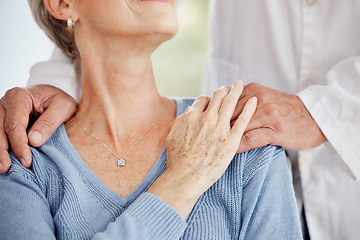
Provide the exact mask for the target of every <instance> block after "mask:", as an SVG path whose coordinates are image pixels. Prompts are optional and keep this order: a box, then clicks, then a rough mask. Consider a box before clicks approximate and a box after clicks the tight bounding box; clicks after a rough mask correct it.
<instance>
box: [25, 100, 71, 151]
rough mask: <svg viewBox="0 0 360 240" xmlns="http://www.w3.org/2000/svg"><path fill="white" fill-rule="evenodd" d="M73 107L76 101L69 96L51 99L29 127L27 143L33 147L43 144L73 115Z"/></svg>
mask: <svg viewBox="0 0 360 240" xmlns="http://www.w3.org/2000/svg"><path fill="white" fill-rule="evenodd" d="M75 109H76V102H75V101H73V100H72V99H70V98H61V99H55V100H53V101H51V103H50V104H49V105H48V107H47V108H46V110H45V111H44V113H43V114H42V115H41V116H40V117H39V118H38V119H37V120H36V122H35V123H34V124H33V126H32V127H31V129H30V131H29V143H30V144H31V145H32V146H34V147H39V146H41V145H42V144H44V143H45V142H46V141H47V140H48V139H49V138H50V136H51V135H52V134H53V133H54V132H55V131H56V129H57V128H58V127H59V126H60V125H61V124H62V123H64V122H66V121H68V120H69V119H70V118H71V117H72V116H73V115H74V112H75Z"/></svg>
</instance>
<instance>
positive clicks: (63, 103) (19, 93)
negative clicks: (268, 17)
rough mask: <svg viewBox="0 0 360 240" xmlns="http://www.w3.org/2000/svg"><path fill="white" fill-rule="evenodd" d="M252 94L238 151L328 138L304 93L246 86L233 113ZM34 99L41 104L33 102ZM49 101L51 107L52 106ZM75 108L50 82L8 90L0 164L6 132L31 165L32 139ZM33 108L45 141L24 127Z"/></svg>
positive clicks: (4, 160) (6, 161) (0, 119)
mask: <svg viewBox="0 0 360 240" xmlns="http://www.w3.org/2000/svg"><path fill="white" fill-rule="evenodd" d="M253 96H256V97H257V98H258V99H259V102H258V107H257V111H256V113H255V115H254V117H253V118H252V120H251V122H250V124H249V126H248V127H247V129H246V131H245V133H244V135H243V137H242V140H241V144H240V146H239V148H238V151H237V152H238V153H240V152H245V151H247V150H250V149H254V148H258V147H262V146H266V145H268V144H274V145H280V146H284V147H287V148H289V149H294V150H305V149H310V148H313V147H316V146H319V145H320V144H322V143H324V142H326V141H327V139H326V138H325V136H324V134H323V133H322V132H321V130H320V129H319V127H318V126H317V124H316V122H315V121H314V119H313V118H312V117H311V115H310V113H309V112H308V111H307V109H306V108H305V106H304V104H303V103H302V101H301V100H300V99H299V97H297V96H295V95H290V94H286V93H283V92H280V91H276V90H273V89H271V88H267V87H264V86H262V85H260V84H249V85H247V86H245V88H244V92H243V94H242V96H241V99H240V100H239V102H238V105H237V107H236V110H235V113H234V115H233V117H232V120H233V121H234V119H236V118H237V116H238V115H239V113H240V112H241V110H242V109H243V107H244V104H245V102H246V101H247V100H248V99H250V98H251V97H253ZM30 99H32V100H30ZM34 103H37V105H33V104H34ZM56 103H58V104H56ZM53 105H54V106H53ZM49 106H51V109H52V110H51V111H47V108H48V107H49ZM74 109H75V103H74V100H72V99H71V98H70V97H69V96H68V95H67V94H66V93H64V92H62V91H61V90H59V89H57V88H54V87H51V86H36V87H33V88H30V89H28V90H24V89H20V88H15V89H12V90H9V91H8V92H7V93H6V95H5V96H4V97H3V98H2V99H1V100H0V164H2V165H3V168H2V169H1V170H0V173H5V172H7V171H8V169H9V167H10V164H11V163H10V158H9V155H8V153H7V150H8V142H7V140H6V136H9V140H10V144H11V145H12V146H13V150H14V153H15V154H16V156H17V157H18V158H19V159H21V158H23V159H25V161H26V164H25V166H27V167H28V166H30V164H31V155H30V149H29V147H28V145H27V142H29V143H30V144H31V145H32V146H35V147H36V146H40V145H41V144H43V143H44V142H45V141H46V140H47V139H48V138H49V137H50V136H51V134H52V133H53V132H54V131H55V129H57V128H58V126H59V125H60V124H61V123H62V122H65V121H67V120H68V119H69V118H70V117H71V116H72V115H73V112H74ZM30 112H32V113H34V114H36V115H38V114H41V113H42V112H44V114H43V116H42V117H41V118H39V119H38V120H37V121H36V122H35V124H34V125H33V127H32V128H31V129H30V131H29V133H31V132H33V131H37V132H39V133H40V134H41V135H42V137H41V139H42V140H41V141H39V140H38V138H31V135H30V136H29V139H28V137H27V136H26V132H25V128H26V125H27V121H28V116H29V113H30ZM11 116H14V117H11ZM15 116H16V117H15Z"/></svg>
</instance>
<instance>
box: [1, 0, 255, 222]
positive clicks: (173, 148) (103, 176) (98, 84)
mask: <svg viewBox="0 0 360 240" xmlns="http://www.w3.org/2000/svg"><path fill="white" fill-rule="evenodd" d="M44 3H45V5H46V8H47V10H48V11H49V13H50V14H51V15H52V16H54V17H55V18H57V19H59V20H62V21H64V23H65V22H66V20H67V19H68V18H69V17H72V19H73V21H74V22H75V25H74V27H73V28H72V29H71V30H69V31H73V34H74V39H75V40H76V46H77V47H78V49H79V53H80V56H81V59H79V60H80V65H81V81H82V87H83V92H82V98H81V100H80V102H79V104H78V112H77V115H78V118H79V119H80V120H81V125H82V126H83V127H82V126H80V124H79V123H78V121H77V117H74V116H73V117H71V119H70V120H69V121H68V122H67V123H66V124H65V129H66V132H67V135H68V137H69V139H70V141H71V143H72V144H73V146H74V148H75V149H76V150H77V152H78V153H79V155H80V156H81V158H82V159H83V160H84V162H85V163H86V164H87V165H88V166H89V168H90V169H91V170H92V171H93V173H94V174H95V175H96V176H97V177H98V178H99V179H100V180H101V181H102V182H103V183H104V184H105V185H106V186H107V187H109V188H110V189H111V190H113V191H114V192H115V193H117V194H119V195H120V196H127V195H128V194H129V193H131V192H132V191H133V190H134V189H135V188H136V187H137V186H138V185H139V183H141V181H142V180H143V179H144V177H145V176H146V175H147V173H148V172H149V171H150V169H151V168H152V167H153V165H154V164H155V162H156V160H157V159H158V156H159V155H160V154H161V151H162V149H163V148H164V147H165V145H166V146H167V147H168V148H167V149H168V152H167V153H168V163H167V164H168V168H167V169H166V170H165V173H164V174H163V175H162V176H161V177H160V178H159V179H157V180H156V181H155V182H154V184H153V185H152V187H151V188H150V189H149V192H151V193H152V194H154V195H156V196H158V197H160V198H162V199H163V200H164V201H166V202H167V203H168V204H169V205H170V206H172V207H173V208H174V210H175V211H177V212H178V213H179V214H180V215H181V216H182V217H183V218H184V219H185V218H186V217H187V215H188V214H189V213H190V211H191V209H192V208H193V206H194V204H195V203H196V201H197V199H198V198H199V197H200V196H201V194H202V193H203V192H205V191H206V190H207V189H208V188H209V187H210V186H211V185H212V184H213V183H214V182H215V181H217V180H218V179H219V178H220V177H221V175H222V174H223V173H224V172H225V170H226V168H227V167H228V165H229V164H230V162H231V160H232V158H233V157H234V155H235V153H236V150H237V148H238V146H239V144H240V141H241V137H242V134H243V133H244V131H245V129H246V126H247V125H248V123H249V121H250V119H251V117H252V115H253V114H254V112H255V109H256V103H257V101H256V98H251V99H250V100H249V101H247V102H248V103H247V104H245V106H244V108H243V111H242V113H241V114H240V116H239V118H238V119H237V120H236V121H235V123H234V125H233V126H232V127H231V125H230V120H231V117H232V115H233V113H234V110H235V107H236V104H237V102H238V100H239V98H240V96H241V94H242V90H243V83H242V82H241V81H237V82H235V83H234V85H233V86H232V87H224V88H222V89H220V90H217V91H216V92H215V93H214V96H213V98H212V99H211V100H209V98H206V97H200V98H199V99H197V100H196V102H195V103H194V104H193V106H191V107H190V108H188V109H187V111H186V112H185V113H184V114H183V115H182V116H180V117H179V118H177V119H176V120H175V117H176V105H175V103H174V102H173V101H171V100H170V99H166V98H164V97H162V96H161V95H160V94H159V93H158V91H157V88H156V84H155V80H154V75H153V71H152V64H151V55H152V53H153V51H154V50H156V49H157V47H158V46H159V45H160V44H161V43H163V42H165V41H167V40H168V39H170V38H172V37H173V36H174V34H175V33H176V32H177V28H178V26H177V19H176V6H177V4H176V1H166V2H159V1H126V0H117V1H113V0H92V1H91V4H89V1H88V0H60V1H59V0H44ZM134 66H136V67H134ZM38 91H44V89H43V88H42V87H38V88H34V89H31V90H29V91H27V90H23V89H15V90H12V91H10V92H9V93H8V94H7V96H6V97H5V98H3V99H2V100H1V105H2V108H1V109H2V110H1V112H0V119H5V121H3V122H2V124H1V123H0V125H2V126H5V127H4V129H3V131H0V132H2V133H1V134H2V135H1V137H2V138H3V139H4V140H5V141H4V142H6V139H5V138H6V135H5V133H4V131H6V132H8V133H10V137H9V139H10V142H11V143H12V144H15V149H16V150H17V152H18V154H24V153H25V155H26V157H29V151H25V152H22V150H21V149H22V148H23V147H24V146H25V145H26V144H27V143H28V142H29V141H28V139H27V138H26V134H25V132H24V128H25V127H26V125H27V123H28V122H27V120H24V119H26V118H27V116H28V114H29V112H31V111H32V110H33V109H35V112H38V113H42V112H43V111H44V110H45V109H47V110H46V112H49V114H50V115H53V116H54V112H56V109H57V108H56V106H58V107H59V106H60V107H63V106H62V104H61V103H62V102H64V101H69V100H66V99H65V100H64V99H63V100H61V99H60V100H59V101H57V100H56V101H51V98H50V99H49V98H48V97H44V96H43V95H41V94H40V95H39V94H38ZM45 91H46V89H45ZM51 91H53V92H52V93H53V94H52V95H51V96H52V97H53V98H55V97H57V98H67V97H68V96H66V95H62V94H60V95H58V93H59V91H58V90H56V89H51V90H48V92H51ZM34 96H35V97H34ZM54 96H55V97H54ZM14 98H15V99H16V106H17V105H19V106H21V105H23V106H22V108H20V111H19V110H18V108H15V109H13V108H11V107H10V106H11V104H12V102H13V99H14ZM41 99H47V100H48V102H46V101H45V103H46V104H44V101H42V100H41ZM23 101H24V102H25V106H24V102H23ZM41 103H43V104H41ZM47 103H49V104H47ZM163 103H165V105H163ZM163 106H165V110H164V112H163V114H161V115H159V114H160V113H162V110H163ZM74 107H75V104H74V102H72V104H70V107H69V109H67V111H64V113H65V115H66V116H67V117H66V118H68V117H69V116H72V113H73V110H74ZM24 110H25V111H24ZM22 111H24V112H22ZM69 113H70V114H69ZM44 114H45V113H44ZM1 116H3V117H5V118H1ZM58 116H59V113H58V112H56V118H58V119H57V120H56V121H54V120H53V119H51V118H47V117H46V115H45V117H46V118H45V119H40V121H42V123H43V125H38V126H39V128H41V127H43V126H47V127H48V129H51V128H52V127H55V126H56V125H57V126H58V125H59V124H60V122H62V121H63V120H64V119H61V118H60V117H58ZM158 116H160V118H159V121H157V122H156V124H155V125H154V126H153V127H152V128H151V130H150V131H147V129H149V126H150V125H151V124H152V123H153V122H154V119H157V118H158ZM16 119H21V123H20V124H17V125H16V124H14V123H15V121H16ZM45 120H46V121H45ZM65 120H66V119H65ZM14 126H15V127H14ZM84 128H86V129H87V130H86V131H85V130H84ZM0 130H1V129H0ZM87 132H90V133H91V134H88V133H87ZM144 132H146V136H144ZM11 133H16V134H18V135H15V138H14V137H13V136H12V135H11ZM44 136H45V135H44V134H43V136H42V137H39V138H38V139H36V138H37V137H36V134H35V135H34V132H32V133H30V136H29V137H30V138H31V140H30V141H31V142H32V141H35V140H38V141H39V142H43V141H44V139H45V137H44ZM46 136H47V135H46ZM91 136H96V138H95V137H91ZM139 136H144V138H142V139H141V141H139V142H138V143H137V144H136V146H135V145H134V144H133V143H134V142H136V141H137V139H139ZM16 137H18V138H19V139H20V140H21V141H20V143H16ZM34 138H35V139H34ZM95 139H101V142H102V143H104V144H106V146H108V148H110V149H111V151H107V150H106V149H105V148H104V147H103V145H102V144H99V142H98V141H96V140H95ZM33 144H34V143H33ZM132 146H135V147H134V148H133V149H132ZM8 147H9V146H8V145H4V146H3V147H2V151H3V153H2V154H3V155H4V154H5V153H4V152H5V150H7V148H8ZM129 149H132V150H131V152H130V153H129V154H128V155H127V157H126V161H127V164H126V166H125V167H119V166H116V160H117V158H115V157H114V156H113V155H112V154H111V152H116V154H117V155H119V156H124V155H125V154H126V153H127V152H128V151H129ZM27 150H28V149H27ZM7 160H8V159H7ZM22 161H23V160H22ZM114 162H115V164H114ZM29 164H30V161H26V163H25V166H27V167H28V166H29ZM8 166H9V164H7V165H6V167H8ZM110 166H111V167H110ZM4 170H5V168H4V167H3V169H2V171H3V172H4ZM115 179H116V181H115ZM179 182H181V183H182V186H181V187H179Z"/></svg>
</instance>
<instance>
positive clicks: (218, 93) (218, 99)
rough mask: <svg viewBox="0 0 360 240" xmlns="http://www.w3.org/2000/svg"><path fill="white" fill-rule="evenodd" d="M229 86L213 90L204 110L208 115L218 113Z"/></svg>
mask: <svg viewBox="0 0 360 240" xmlns="http://www.w3.org/2000/svg"><path fill="white" fill-rule="evenodd" d="M229 92H230V87H229V86H224V87H221V88H219V89H217V90H215V91H214V93H213V96H212V98H211V100H210V103H209V106H208V108H207V109H206V112H207V113H208V114H209V115H218V113H219V108H220V106H221V103H222V101H223V99H224V98H225V97H226V96H227V95H228V94H229Z"/></svg>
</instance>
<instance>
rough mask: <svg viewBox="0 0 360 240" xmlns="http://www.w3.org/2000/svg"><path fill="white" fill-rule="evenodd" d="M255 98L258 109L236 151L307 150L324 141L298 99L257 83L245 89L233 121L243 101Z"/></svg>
mask: <svg viewBox="0 0 360 240" xmlns="http://www.w3.org/2000/svg"><path fill="white" fill-rule="evenodd" d="M254 96H256V97H257V98H258V106H257V110H256V112H255V114H254V116H253V118H252V120H251V122H250V124H249V125H248V127H247V129H246V132H245V133H244V135H243V138H242V140H241V144H240V147H239V149H238V152H245V151H248V150H250V149H254V148H259V147H262V146H265V145H268V144H272V145H279V146H283V147H285V148H289V149H293V150H297V151H300V150H306V149H310V148H314V147H317V146H319V145H320V144H322V143H324V142H326V141H327V139H326V137H325V136H324V134H323V133H322V131H321V130H320V128H319V127H318V125H317V124H316V122H315V121H314V119H313V118H312V117H311V115H310V113H309V112H308V110H307V109H306V107H305V106H304V104H303V102H302V101H301V99H300V98H299V97H298V96H295V95H290V94H287V93H283V92H280V91H276V90H273V89H271V88H267V87H264V86H262V85H260V84H256V83H252V84H249V85H247V86H245V88H244V91H243V95H242V97H241V100H240V101H239V102H238V106H237V107H236V110H235V113H234V116H233V119H236V116H238V115H239V113H240V112H241V110H242V108H243V107H244V105H245V103H246V101H247V100H248V99H249V98H251V97H254Z"/></svg>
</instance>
